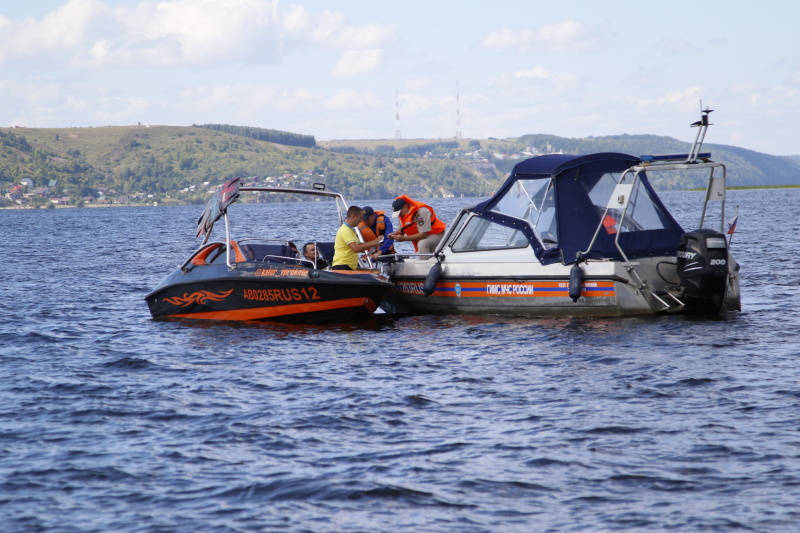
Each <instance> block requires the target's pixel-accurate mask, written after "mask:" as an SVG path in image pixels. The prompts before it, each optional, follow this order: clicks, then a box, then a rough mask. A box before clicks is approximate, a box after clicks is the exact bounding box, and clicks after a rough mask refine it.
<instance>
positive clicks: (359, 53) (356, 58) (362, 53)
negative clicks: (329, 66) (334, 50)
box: [330, 50, 383, 79]
mask: <svg viewBox="0 0 800 533" xmlns="http://www.w3.org/2000/svg"><path fill="white" fill-rule="evenodd" d="M382 52H383V51H382V50H348V51H346V52H344V53H343V54H342V57H341V59H340V60H339V63H337V64H336V66H335V67H334V68H333V70H332V71H331V73H330V74H331V77H333V78H338V79H342V78H353V77H355V76H361V75H363V74H370V73H372V72H375V71H376V70H377V69H378V67H379V66H380V59H381V53H382Z"/></svg>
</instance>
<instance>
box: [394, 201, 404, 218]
mask: <svg viewBox="0 0 800 533" xmlns="http://www.w3.org/2000/svg"><path fill="white" fill-rule="evenodd" d="M404 205H406V201H405V200H403V199H402V198H398V199H397V200H395V201H394V202H392V216H393V217H397V216H400V210H401V209H403V206H404Z"/></svg>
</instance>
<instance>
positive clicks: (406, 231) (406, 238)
mask: <svg viewBox="0 0 800 533" xmlns="http://www.w3.org/2000/svg"><path fill="white" fill-rule="evenodd" d="M392 211H393V213H392V216H395V217H398V218H399V219H400V230H399V231H396V232H394V233H390V234H389V238H390V239H393V240H395V241H398V242H411V243H412V244H413V245H414V250H416V251H417V252H419V253H421V254H432V253H433V252H434V251H435V250H436V247H437V246H438V245H439V242H441V240H442V237H443V236H444V230H445V228H447V224H445V223H444V222H442V221H441V220H439V218H438V217H437V216H436V211H434V210H433V208H432V207H431V206H429V205H427V204H423V203H422V202H417V201H416V200H412V199H411V198H410V197H408V196H407V195H405V194H404V195H402V196H398V197H397V198H396V199H395V201H394V202H392Z"/></svg>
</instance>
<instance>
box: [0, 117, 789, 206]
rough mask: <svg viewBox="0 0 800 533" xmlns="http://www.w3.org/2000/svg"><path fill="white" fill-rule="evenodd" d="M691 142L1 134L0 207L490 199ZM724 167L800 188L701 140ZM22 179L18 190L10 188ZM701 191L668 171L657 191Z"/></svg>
mask: <svg viewBox="0 0 800 533" xmlns="http://www.w3.org/2000/svg"><path fill="white" fill-rule="evenodd" d="M688 149H689V144H688V143H684V142H681V141H677V140H675V139H672V138H669V137H659V136H655V135H619V136H608V137H588V138H583V139H567V138H562V137H556V136H552V135H524V136H522V137H519V138H512V139H481V140H478V139H458V140H456V139H447V140H442V139H440V140H431V139H416V140H361V141H326V142H316V141H315V140H314V138H313V137H312V136H308V135H298V134H291V133H286V132H279V131H275V130H266V129H262V128H251V127H240V126H230V125H213V124H207V125H203V126H149V127H148V126H108V127H101V128H46V129H31V128H11V129H8V128H7V129H0V185H1V186H2V189H3V193H4V194H5V193H6V191H9V190H10V189H12V188H13V190H14V193H13V195H12V198H10V199H6V198H0V206H1V205H17V204H19V203H23V204H32V205H50V204H51V203H67V202H68V203H71V204H78V205H79V204H81V203H97V202H99V203H133V202H148V203H149V202H160V203H170V202H174V203H200V202H203V201H204V200H205V198H206V197H207V195H208V190H209V189H210V188H213V187H214V186H215V185H217V184H219V183H221V182H222V180H224V179H225V178H227V177H231V176H240V177H243V178H245V182H254V183H259V184H265V183H267V182H269V183H270V184H281V185H284V186H304V185H306V186H308V185H311V183H312V182H324V183H326V185H327V186H328V188H330V189H332V190H335V191H339V192H341V193H343V194H345V196H346V197H347V198H348V199H350V200H357V199H358V200H366V199H386V198H392V197H394V196H397V195H399V194H402V193H407V194H410V195H411V196H417V197H421V198H431V197H442V196H461V195H463V196H485V195H488V194H491V193H492V192H493V191H494V190H495V189H496V188H497V186H498V185H499V184H500V183H502V181H503V180H504V178H505V176H506V175H507V174H508V172H509V171H510V170H511V168H512V167H513V165H514V164H516V163H517V162H518V161H519V160H520V159H522V158H525V157H529V156H530V155H531V154H534V153H535V154H541V153H544V152H546V151H548V150H551V151H563V152H564V153H574V154H582V153H591V152H599V151H616V152H625V153H630V154H633V155H641V154H656V153H676V152H686V151H688ZM704 151H711V152H712V153H713V155H714V158H715V160H719V161H722V162H725V163H728V164H729V170H728V176H729V184H730V185H734V186H735V185H739V186H754V185H764V186H767V185H788V184H798V183H800V158H798V157H775V156H770V155H766V154H761V153H758V152H754V151H751V150H745V149H742V148H736V147H732V146H722V145H706V146H705V147H704ZM20 184H25V185H26V186H25V187H22V188H18V187H14V186H15V185H20ZM700 185H702V184H700V183H695V182H693V181H691V180H690V179H689V178H687V177H686V176H681V175H675V176H671V177H669V178H668V179H666V180H663V181H662V182H659V187H660V188H666V189H680V188H689V187H697V186H700Z"/></svg>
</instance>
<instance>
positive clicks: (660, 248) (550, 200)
mask: <svg viewBox="0 0 800 533" xmlns="http://www.w3.org/2000/svg"><path fill="white" fill-rule="evenodd" d="M638 164H640V159H639V158H638V157H634V156H631V155H627V154H620V153H612V152H608V153H597V154H590V155H581V156H575V155H564V154H555V155H545V156H539V157H533V158H530V159H526V160H525V161H521V162H520V163H518V164H517V165H516V166H515V167H514V169H513V170H512V172H511V174H510V175H509V177H508V179H507V180H506V181H505V183H504V184H503V185H502V187H500V189H499V190H498V191H497V193H496V194H495V195H494V196H493V197H492V198H490V199H489V200H487V201H485V202H482V203H480V204H478V205H476V206H475V207H474V208H473V209H472V211H473V212H474V213H476V214H479V215H480V216H482V217H485V218H488V219H490V220H492V221H493V222H496V223H499V224H502V225H504V226H508V227H511V228H514V229H517V230H520V231H522V232H523V233H525V235H526V237H528V240H529V241H530V242H531V244H532V245H533V248H534V251H535V253H536V256H537V257H538V258H539V260H540V261H541V262H542V263H543V264H550V263H555V262H559V261H560V262H562V263H564V264H570V263H573V262H575V260H576V256H577V255H578V254H579V253H580V252H584V251H586V250H587V248H588V246H589V244H590V243H591V241H592V237H593V236H594V235H595V232H597V230H598V227H599V226H601V217H602V216H603V213H604V212H605V208H606V206H607V205H608V202H609V200H610V199H611V196H612V194H613V192H614V187H615V186H616V184H617V183H618V182H619V180H620V177H621V175H622V174H623V172H624V171H625V170H627V169H629V168H630V167H632V166H634V165H638ZM537 180H540V181H537ZM626 182H627V183H631V182H632V176H631V175H629V176H628V177H627V178H626ZM523 193H528V194H527V198H528V199H529V204H528V207H527V210H526V211H525V212H524V215H523V214H522V211H521V210H520V209H521V208H520V206H521V204H520V201H519V200H516V199H514V200H510V198H511V197H512V196H513V197H514V198H517V197H521V196H522V197H524V196H526V194H523ZM512 203H513V206H514V208H515V209H517V210H519V212H515V211H514V209H511V208H510V207H509V205H510V204H512ZM546 210H547V211H546ZM617 215H618V216H620V217H621V215H622V213H621V212H620V213H617ZM543 220H546V221H547V226H548V228H549V232H548V233H547V235H548V237H546V238H545V237H543V235H544V234H545V228H544V227H543V225H544V224H543ZM523 221H524V222H523ZM613 224H616V226H614V227H613V228H612V225H613ZM537 226H538V227H537ZM603 229H607V231H603ZM603 229H601V230H600V231H599V232H598V233H597V238H596V239H595V242H594V244H593V245H592V248H591V250H589V252H588V253H587V254H586V257H588V258H594V259H601V258H609V259H615V260H621V259H622V256H621V254H620V252H619V250H618V249H617V246H616V244H615V239H616V238H617V237H619V243H620V246H621V247H622V249H623V250H624V251H625V254H626V255H627V256H628V258H630V259H634V258H638V257H648V256H661V255H675V254H676V253H677V250H678V245H679V243H680V238H681V235H682V234H683V233H684V231H683V228H681V226H680V224H678V222H677V221H675V219H674V218H673V217H672V215H670V213H669V212H668V211H667V209H666V207H665V206H664V205H663V203H662V202H661V200H660V199H659V198H658V195H657V194H656V193H655V191H654V190H653V188H652V186H651V185H650V182H649V181H648V179H647V176H646V175H645V173H644V172H641V173H640V174H639V179H638V181H637V185H636V187H635V188H634V189H633V193H632V197H631V205H630V206H629V207H628V211H627V212H626V213H625V217H624V220H617V221H612V222H611V223H610V224H609V226H608V228H603ZM617 233H619V235H617ZM548 239H549V240H548Z"/></svg>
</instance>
